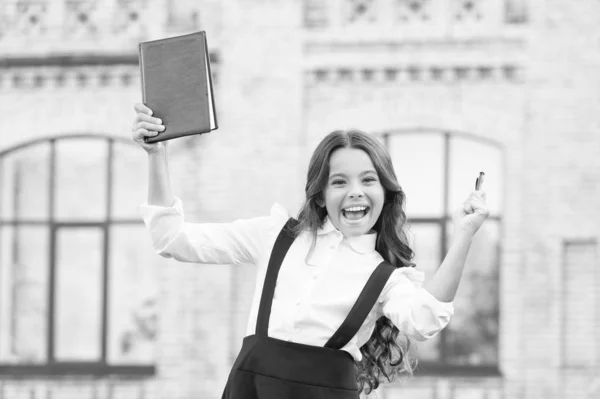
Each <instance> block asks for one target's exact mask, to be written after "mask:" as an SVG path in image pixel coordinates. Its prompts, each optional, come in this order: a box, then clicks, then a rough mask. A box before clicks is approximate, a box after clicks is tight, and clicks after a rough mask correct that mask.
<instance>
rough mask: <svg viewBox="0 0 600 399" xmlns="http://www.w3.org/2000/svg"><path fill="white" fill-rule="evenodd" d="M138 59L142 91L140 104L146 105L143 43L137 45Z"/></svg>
mask: <svg viewBox="0 0 600 399" xmlns="http://www.w3.org/2000/svg"><path fill="white" fill-rule="evenodd" d="M138 58H139V64H140V83H141V89H142V102H143V103H144V104H146V84H145V82H144V46H143V43H140V44H139V45H138Z"/></svg>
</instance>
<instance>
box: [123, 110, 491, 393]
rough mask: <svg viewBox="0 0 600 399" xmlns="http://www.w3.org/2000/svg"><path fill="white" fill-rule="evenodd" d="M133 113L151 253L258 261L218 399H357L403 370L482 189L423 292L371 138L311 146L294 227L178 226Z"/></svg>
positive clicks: (154, 124)
mask: <svg viewBox="0 0 600 399" xmlns="http://www.w3.org/2000/svg"><path fill="white" fill-rule="evenodd" d="M135 110H136V112H137V116H136V118H135V120H134V125H133V129H132V131H133V138H134V140H135V141H136V142H138V143H139V144H140V145H141V146H142V148H144V149H145V150H146V151H147V152H148V155H149V163H150V182H149V194H148V203H147V204H143V205H142V214H143V217H144V222H145V223H146V226H147V228H148V230H149V232H150V234H151V236H152V240H153V245H154V248H155V250H156V251H157V252H158V253H159V254H160V255H162V256H164V257H172V258H175V259H177V260H179V261H182V262H195V263H208V264H221V263H222V264H239V263H252V264H255V265H256V266H257V279H256V285H255V294H254V298H253V301H252V306H251V310H250V317H249V320H248V326H247V331H246V337H245V338H244V340H243V345H242V349H241V351H240V354H239V356H238V358H237V360H236V361H235V363H234V365H233V369H232V371H231V373H230V375H229V378H228V381H227V385H226V387H225V391H224V393H223V396H222V397H223V398H224V399H288V398H289V399H305V398H327V399H357V398H358V397H359V394H360V393H361V392H363V391H364V392H365V393H369V392H371V391H372V390H374V389H376V388H377V387H378V386H379V384H380V382H383V381H384V379H385V380H386V381H392V379H393V378H394V376H395V375H397V374H398V373H400V372H403V371H405V372H407V373H409V374H410V373H412V370H413V363H412V362H411V361H410V359H409V358H408V352H407V351H408V348H409V344H410V342H411V339H415V340H425V339H428V338H431V337H433V336H434V335H435V334H437V333H438V332H439V331H440V330H441V329H443V328H444V327H445V326H446V325H447V324H448V321H449V320H450V317H451V316H452V314H453V306H452V301H453V299H454V295H455V293H456V290H457V288H458V283H459V280H460V277H461V274H462V269H463V266H464V263H465V258H466V256H467V253H468V251H469V248H470V244H471V240H472V238H473V235H474V234H475V233H476V231H477V230H478V229H479V228H480V226H481V225H482V223H483V222H484V220H485V219H486V218H487V216H488V214H489V211H488V209H487V208H486V205H485V193H484V192H483V191H481V190H476V191H474V192H472V193H471V194H470V196H469V197H468V198H467V200H466V201H465V202H464V204H463V205H462V206H461V207H460V208H459V209H457V210H456V211H455V212H454V214H453V222H454V226H455V230H454V240H453V242H452V245H451V247H450V249H449V251H448V254H447V255H446V258H445V259H444V261H443V262H442V265H441V266H440V267H439V269H438V270H437V272H436V274H435V275H434V276H433V277H432V278H431V279H430V281H428V283H427V284H426V285H424V286H423V273H421V272H418V271H416V269H415V268H414V266H415V264H414V263H413V262H412V261H411V260H412V258H413V251H412V250H411V249H410V247H409V246H408V240H407V237H406V234H405V231H404V229H405V223H406V215H405V213H404V210H403V208H404V201H405V196H404V192H403V191H402V188H401V187H400V185H399V184H398V181H397V179H396V176H395V173H394V169H393V167H392V162H391V160H390V156H389V155H388V153H387V151H386V150H385V148H384V147H383V146H382V145H381V144H380V143H379V141H377V140H376V139H374V138H372V137H371V136H369V135H367V134H365V133H362V132H360V131H354V130H353V131H336V132H333V133H331V134H329V135H328V136H326V137H325V138H324V139H323V140H322V141H321V143H320V144H319V145H318V146H317V148H316V150H315V152H314V154H313V156H312V158H311V160H310V164H309V168H308V178H307V182H306V188H305V191H306V202H305V204H304V206H303V207H302V209H301V211H300V213H299V215H298V219H297V220H295V219H293V218H290V217H289V216H288V214H287V213H286V212H285V210H284V209H283V208H282V207H281V206H279V205H274V206H273V208H272V209H271V213H270V216H267V217H258V218H253V219H246V220H237V221H234V222H232V223H225V224H219V223H204V224H198V223H189V222H185V221H184V218H183V210H182V203H181V200H180V199H179V198H177V197H174V196H173V195H172V194H171V189H170V184H169V174H168V167H167V156H166V146H167V144H166V143H167V142H159V143H156V144H147V143H145V142H144V140H143V139H144V137H147V136H153V135H156V134H158V132H160V131H162V130H163V129H164V127H163V126H162V123H161V121H160V120H159V119H157V118H153V117H152V116H151V115H152V111H151V110H150V109H148V108H147V107H146V106H145V105H143V104H136V106H135ZM400 333H402V335H400V337H399V334H400ZM402 337H404V338H405V339H400V338H402Z"/></svg>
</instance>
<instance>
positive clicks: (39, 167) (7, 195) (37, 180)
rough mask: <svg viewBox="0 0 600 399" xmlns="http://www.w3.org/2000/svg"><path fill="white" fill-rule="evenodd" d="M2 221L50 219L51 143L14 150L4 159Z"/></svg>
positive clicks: (0, 214)
mask: <svg viewBox="0 0 600 399" xmlns="http://www.w3.org/2000/svg"><path fill="white" fill-rule="evenodd" d="M1 166H2V176H1V180H0V182H1V187H0V192H1V193H2V198H1V201H0V206H1V210H0V218H1V219H4V220H6V219H47V218H48V201H49V198H50V197H49V195H50V194H49V182H50V145H49V143H48V142H45V143H42V144H38V145H33V146H30V147H26V148H24V149H21V150H18V151H15V152H12V153H10V154H9V155H7V156H6V157H4V158H3V159H2V165H1Z"/></svg>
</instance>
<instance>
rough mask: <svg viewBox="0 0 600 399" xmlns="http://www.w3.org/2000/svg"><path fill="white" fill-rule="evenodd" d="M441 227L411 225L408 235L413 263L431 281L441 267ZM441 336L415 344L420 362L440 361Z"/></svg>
mask: <svg viewBox="0 0 600 399" xmlns="http://www.w3.org/2000/svg"><path fill="white" fill-rule="evenodd" d="M441 230H442V229H441V227H440V225H439V224H433V223H428V224H425V223H419V224H416V223H415V224H411V228H410V231H409V234H408V238H409V245H410V247H411V248H412V250H413V251H414V253H415V257H414V258H413V262H415V263H416V264H417V270H420V271H422V272H423V273H425V279H426V280H427V279H430V278H431V276H432V275H433V274H434V273H435V271H436V270H437V268H438V267H439V265H440V248H441ZM439 340H440V338H439V335H438V336H436V337H434V338H432V339H429V340H427V341H423V342H415V344H416V345H417V348H418V349H417V354H418V358H419V361H430V362H434V361H439V357H440V350H439V344H440V343H439Z"/></svg>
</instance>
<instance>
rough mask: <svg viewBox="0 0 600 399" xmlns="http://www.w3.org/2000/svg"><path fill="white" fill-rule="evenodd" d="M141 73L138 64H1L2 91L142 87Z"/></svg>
mask: <svg viewBox="0 0 600 399" xmlns="http://www.w3.org/2000/svg"><path fill="white" fill-rule="evenodd" d="M139 75H140V73H139V67H138V66H137V65H114V66H69V67H60V66H44V67H25V68H16V67H15V68H0V91H4V92H6V91H24V90H42V89H44V90H47V89H52V90H63V89H73V88H77V89H81V88H92V87H93V88H99V89H102V88H115V87H130V86H138V87H139V84H140V76H139Z"/></svg>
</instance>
